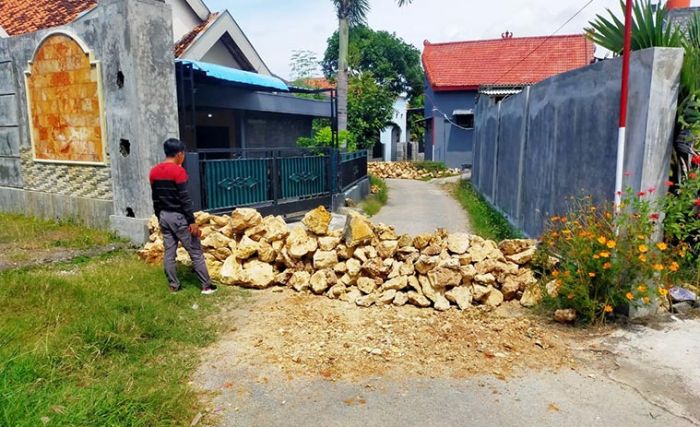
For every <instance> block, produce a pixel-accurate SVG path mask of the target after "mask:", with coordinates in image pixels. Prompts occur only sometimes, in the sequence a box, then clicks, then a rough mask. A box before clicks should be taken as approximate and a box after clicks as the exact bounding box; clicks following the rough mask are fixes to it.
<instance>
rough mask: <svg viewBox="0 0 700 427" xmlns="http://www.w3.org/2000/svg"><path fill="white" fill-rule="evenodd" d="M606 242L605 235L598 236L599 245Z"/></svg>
mask: <svg viewBox="0 0 700 427" xmlns="http://www.w3.org/2000/svg"><path fill="white" fill-rule="evenodd" d="M607 242H608V239H606V238H605V237H603V236H600V237H598V243H600V244H601V245H604V244H606V243H607Z"/></svg>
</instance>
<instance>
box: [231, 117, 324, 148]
mask: <svg viewBox="0 0 700 427" xmlns="http://www.w3.org/2000/svg"><path fill="white" fill-rule="evenodd" d="M241 113H242V114H244V116H243V117H244V118H243V120H244V122H245V130H244V138H243V147H244V148H296V147H298V144H297V141H298V140H299V138H300V137H302V136H303V137H310V136H312V134H313V132H312V129H311V128H312V124H313V117H305V116H292V115H287V114H272V113H258V112H251V111H246V112H241Z"/></svg>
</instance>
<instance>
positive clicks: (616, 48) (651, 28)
mask: <svg viewBox="0 0 700 427" xmlns="http://www.w3.org/2000/svg"><path fill="white" fill-rule="evenodd" d="M620 7H621V8H622V16H624V11H625V2H624V1H622V0H621V1H620ZM607 12H608V14H609V15H610V16H609V17H606V16H603V15H596V17H595V19H594V20H593V21H591V22H590V23H589V24H590V28H586V35H587V36H588V38H589V39H590V40H592V41H593V42H594V43H596V44H598V45H599V46H602V47H604V48H606V49H608V50H610V51H612V52H613V53H615V54H617V55H620V54H622V51H623V47H624V37H625V22H624V18H623V19H622V20H621V19H620V18H618V17H617V16H616V15H615V14H614V13H613V12H612V11H611V10H610V9H607ZM667 15H668V11H667V10H666V8H664V7H653V6H652V4H651V1H650V0H639V1H638V0H635V1H634V6H633V18H632V19H633V25H632V50H641V49H646V48H649V47H681V43H682V39H683V35H682V33H681V31H680V29H679V28H678V27H677V26H673V25H668V24H667Z"/></svg>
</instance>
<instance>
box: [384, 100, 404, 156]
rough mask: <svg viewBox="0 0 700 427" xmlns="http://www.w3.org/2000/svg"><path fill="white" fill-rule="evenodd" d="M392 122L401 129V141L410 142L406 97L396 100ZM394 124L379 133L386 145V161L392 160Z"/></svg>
mask: <svg viewBox="0 0 700 427" xmlns="http://www.w3.org/2000/svg"><path fill="white" fill-rule="evenodd" d="M393 110H394V111H393V113H392V118H391V123H393V124H395V125H396V126H398V127H399V129H400V130H401V133H400V136H399V142H408V125H407V115H408V100H407V99H406V98H404V97H400V98H397V99H396V101H394V107H393ZM392 130H393V126H387V127H385V128H384V130H382V132H381V134H380V135H379V142H380V143H382V144H383V145H384V161H386V162H390V161H391V156H392V146H391V133H392Z"/></svg>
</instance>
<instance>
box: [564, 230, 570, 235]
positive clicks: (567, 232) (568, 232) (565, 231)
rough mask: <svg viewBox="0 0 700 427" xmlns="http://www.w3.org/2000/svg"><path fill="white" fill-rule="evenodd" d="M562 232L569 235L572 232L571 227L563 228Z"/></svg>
mask: <svg viewBox="0 0 700 427" xmlns="http://www.w3.org/2000/svg"><path fill="white" fill-rule="evenodd" d="M562 234H566V235H569V234H571V230H569V229H566V230H563V231H562Z"/></svg>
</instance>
